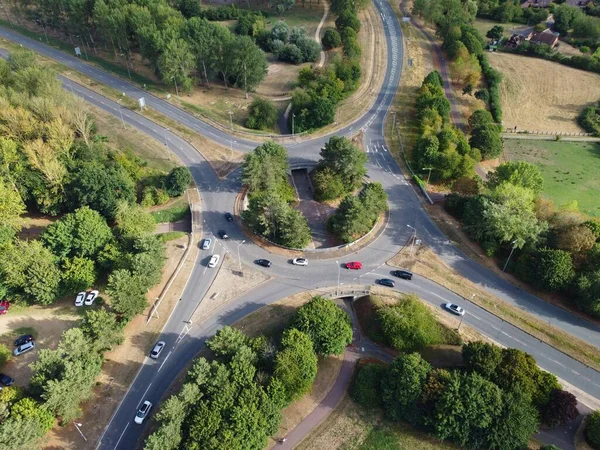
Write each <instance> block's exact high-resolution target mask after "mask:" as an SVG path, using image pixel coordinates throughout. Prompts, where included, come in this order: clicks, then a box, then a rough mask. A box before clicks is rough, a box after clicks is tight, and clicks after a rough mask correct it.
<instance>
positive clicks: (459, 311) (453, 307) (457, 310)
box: [444, 303, 465, 316]
mask: <svg viewBox="0 0 600 450" xmlns="http://www.w3.org/2000/svg"><path fill="white" fill-rule="evenodd" d="M444 308H445V309H446V310H447V311H450V312H451V313H452V314H456V315H457V316H464V315H465V309H464V308H461V307H460V306H458V305H457V304H456V303H446V304H444Z"/></svg>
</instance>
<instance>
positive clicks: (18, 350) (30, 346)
mask: <svg viewBox="0 0 600 450" xmlns="http://www.w3.org/2000/svg"><path fill="white" fill-rule="evenodd" d="M34 348H35V342H34V341H30V342H27V343H26V344H23V345H19V346H18V347H17V348H15V349H14V350H13V355H15V356H19V355H22V354H23V353H26V352H28V351H29V350H33V349H34Z"/></svg>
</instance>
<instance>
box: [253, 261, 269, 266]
mask: <svg viewBox="0 0 600 450" xmlns="http://www.w3.org/2000/svg"><path fill="white" fill-rule="evenodd" d="M254 264H258V265H259V266H263V267H271V261H269V260H268V259H257V260H256V261H254Z"/></svg>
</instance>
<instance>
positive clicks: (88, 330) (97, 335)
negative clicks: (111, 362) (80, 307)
mask: <svg viewBox="0 0 600 450" xmlns="http://www.w3.org/2000/svg"><path fill="white" fill-rule="evenodd" d="M80 328H81V330H82V332H83V334H84V336H85V337H86V338H87V339H88V340H89V342H90V343H91V347H92V349H93V350H94V351H96V352H98V353H100V352H103V351H106V350H111V349H112V348H113V347H114V346H116V345H120V344H121V343H122V342H123V339H124V336H123V324H122V323H120V322H119V321H118V320H117V316H116V315H115V314H114V313H112V312H110V311H108V310H106V309H104V308H101V309H90V310H87V311H86V313H85V318H84V319H83V321H82V322H81V326H80Z"/></svg>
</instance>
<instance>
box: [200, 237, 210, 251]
mask: <svg viewBox="0 0 600 450" xmlns="http://www.w3.org/2000/svg"><path fill="white" fill-rule="evenodd" d="M210 244H212V239H211V238H206V239H204V240H203V241H202V250H208V249H209V248H210Z"/></svg>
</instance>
